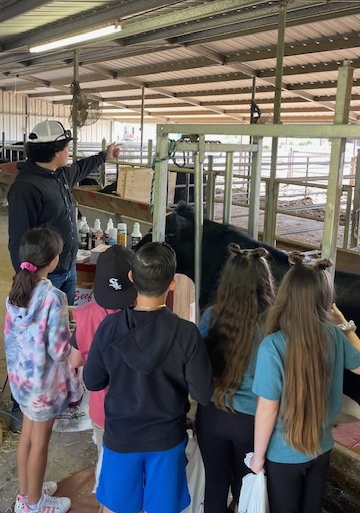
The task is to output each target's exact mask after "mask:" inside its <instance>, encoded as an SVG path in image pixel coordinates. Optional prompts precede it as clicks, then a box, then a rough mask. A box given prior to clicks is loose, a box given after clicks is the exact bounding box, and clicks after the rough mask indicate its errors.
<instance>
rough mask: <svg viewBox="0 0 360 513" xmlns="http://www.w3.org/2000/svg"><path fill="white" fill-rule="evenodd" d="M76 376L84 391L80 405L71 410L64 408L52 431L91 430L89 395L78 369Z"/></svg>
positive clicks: (80, 371)
mask: <svg viewBox="0 0 360 513" xmlns="http://www.w3.org/2000/svg"><path fill="white" fill-rule="evenodd" d="M78 376H79V379H80V383H81V385H82V387H83V389H84V393H83V396H82V399H81V403H80V404H79V405H77V406H74V407H72V408H66V410H64V411H63V412H61V413H60V414H59V415H57V417H56V419H55V422H54V425H53V431H58V432H60V433H71V432H75V431H87V430H88V429H92V424H91V420H90V417H89V394H90V392H89V391H88V390H87V389H86V387H85V385H84V382H83V379H82V369H79V371H78Z"/></svg>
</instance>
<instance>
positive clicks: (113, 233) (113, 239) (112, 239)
mask: <svg viewBox="0 0 360 513" xmlns="http://www.w3.org/2000/svg"><path fill="white" fill-rule="evenodd" d="M117 233H118V232H117V229H116V228H115V226H113V227H112V228H109V246H112V245H113V244H116V243H117Z"/></svg>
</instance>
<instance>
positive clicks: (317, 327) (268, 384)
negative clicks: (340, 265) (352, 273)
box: [251, 254, 360, 513]
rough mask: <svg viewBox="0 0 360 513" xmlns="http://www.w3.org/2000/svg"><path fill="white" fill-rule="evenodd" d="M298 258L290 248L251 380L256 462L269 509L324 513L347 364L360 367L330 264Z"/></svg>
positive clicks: (254, 467)
mask: <svg viewBox="0 0 360 513" xmlns="http://www.w3.org/2000/svg"><path fill="white" fill-rule="evenodd" d="M301 261H302V256H301V255H299V254H295V255H293V263H294V264H295V265H294V266H293V267H292V268H291V269H290V271H288V273H287V274H286V276H285V278H284V279H283V281H282V283H281V285H280V287H279V291H278V294H277V297H276V300H275V303H274V305H273V306H272V307H271V308H270V309H269V313H268V317H267V326H266V332H267V333H268V335H267V336H266V337H265V339H264V340H263V342H262V343H261V345H260V348H259V352H258V357H257V362H256V370H255V377H254V383H253V392H254V393H255V394H257V395H258V396H259V401H258V406H257V410H256V417H255V450H254V456H253V458H252V461H251V469H252V470H253V471H254V472H255V473H258V472H260V471H261V470H263V468H264V467H265V470H266V475H267V482H268V493H269V503H270V511H271V513H321V498H322V493H323V489H324V485H325V481H326V473H327V469H328V466H329V458H330V451H331V448H332V447H333V444H334V441H333V438H332V435H331V427H332V423H333V422H334V420H335V419H336V417H337V416H338V414H339V412H340V409H341V402H342V388H343V372H344V368H345V369H348V370H350V371H352V372H354V373H356V374H360V352H359V350H360V340H359V339H358V337H357V336H356V335H355V333H354V331H353V329H354V328H355V329H356V327H355V326H354V324H353V323H352V322H351V321H350V322H346V320H345V319H344V317H343V316H342V314H341V312H340V311H339V310H338V309H337V308H336V306H335V305H333V307H332V301H333V295H334V290H333V282H332V279H331V277H330V274H329V273H328V272H327V271H326V267H327V266H328V265H331V263H330V262H329V261H328V260H323V261H320V262H317V263H315V264H309V263H307V264H303V263H302V262H301ZM331 313H332V317H331ZM330 321H334V322H336V323H338V324H339V326H335V325H334V324H332V322H330ZM344 333H345V334H346V336H345V335H344ZM347 337H348V338H347Z"/></svg>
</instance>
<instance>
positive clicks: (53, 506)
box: [14, 495, 71, 513]
mask: <svg viewBox="0 0 360 513" xmlns="http://www.w3.org/2000/svg"><path fill="white" fill-rule="evenodd" d="M70 508H71V500H70V499H68V498H67V497H50V496H49V495H42V497H41V499H40V501H39V504H38V507H37V509H35V510H30V508H29V506H28V505H27V503H26V502H25V500H24V499H22V500H21V501H20V500H19V501H18V500H17V501H16V503H15V507H14V512H15V513H66V512H67V511H69V509H70Z"/></svg>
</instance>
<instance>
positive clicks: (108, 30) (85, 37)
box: [29, 25, 121, 53]
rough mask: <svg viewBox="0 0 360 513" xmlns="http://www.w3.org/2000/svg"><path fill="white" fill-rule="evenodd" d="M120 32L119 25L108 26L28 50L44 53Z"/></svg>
mask: <svg viewBox="0 0 360 513" xmlns="http://www.w3.org/2000/svg"><path fill="white" fill-rule="evenodd" d="M120 30H121V25H109V26H108V27H103V28H101V29H97V30H91V31H90V32H85V33H84V34H78V35H77V36H72V37H66V38H65V39H58V40H57V41H52V42H51V43H45V44H43V45H39V46H33V47H31V48H29V52H31V53H39V52H46V51H47V50H54V49H55V48H61V47H63V46H70V45H75V44H77V43H82V42H83V41H90V40H91V39H97V38H99V37H104V36H110V35H111V34H115V33H116V32H120Z"/></svg>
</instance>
